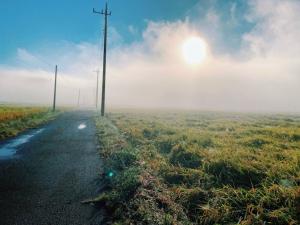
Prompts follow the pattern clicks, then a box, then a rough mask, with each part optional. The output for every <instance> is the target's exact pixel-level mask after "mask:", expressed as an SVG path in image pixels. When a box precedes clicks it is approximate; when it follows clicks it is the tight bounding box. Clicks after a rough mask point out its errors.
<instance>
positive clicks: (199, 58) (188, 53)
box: [182, 36, 207, 65]
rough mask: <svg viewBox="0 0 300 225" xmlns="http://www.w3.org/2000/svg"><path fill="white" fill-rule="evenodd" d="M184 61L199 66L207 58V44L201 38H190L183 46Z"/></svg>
mask: <svg viewBox="0 0 300 225" xmlns="http://www.w3.org/2000/svg"><path fill="white" fill-rule="evenodd" d="M182 54H183V58H184V60H185V61H186V62H187V63H188V64H190V65H199V64H201V63H202V62H203V61H204V60H205V58H206V57H207V44H206V42H205V41H204V40H203V39H202V38H200V37H196V36H195V37H190V38H188V39H187V40H185V41H184V43H183V45H182Z"/></svg>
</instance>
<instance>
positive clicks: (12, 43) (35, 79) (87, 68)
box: [0, 0, 300, 112]
mask: <svg viewBox="0 0 300 225" xmlns="http://www.w3.org/2000/svg"><path fill="white" fill-rule="evenodd" d="M108 3H109V8H110V9H111V11H112V16H110V17H109V32H108V39H109V45H108V69H107V104H108V106H109V107H134V108H170V109H171V108H178V109H193V110H222V111H255V112H256V111H257V112H260V111H263V112H265V111H270V112H300V101H299V100H298V96H300V45H299V40H300V14H299V13H298V12H299V11H300V1H299V0H264V1H259V0H228V1H224V0H164V1H161V0H151V1H150V0H127V1H120V0H119V1H117V0H110V1H108ZM104 4H105V2H104V1H103V0H64V1H62V0H52V1H38V0H27V1H11V0H2V1H1V4H0V11H1V14H0V30H1V34H0V102H12V103H35V104H49V105H50V104H51V102H52V95H53V94H52V93H53V77H54V75H53V73H54V66H55V65H56V64H58V66H59V79H58V104H59V105H76V104H77V95H78V91H79V89H80V90H81V100H80V104H81V105H82V106H91V105H93V104H94V102H95V88H96V85H95V82H96V73H95V72H94V71H95V70H96V69H98V68H99V69H100V70H101V68H102V66H101V63H102V62H101V61H102V53H101V51H102V42H103V38H102V35H103V33H102V30H103V18H102V17H101V16H100V15H97V14H93V13H92V9H93V8H95V9H97V10H101V9H102V8H103V7H104ZM193 36H196V37H200V38H202V39H203V40H205V43H206V44H207V49H208V54H207V57H206V59H205V61H204V62H203V63H201V64H199V65H197V66H191V65H188V64H187V63H186V62H185V61H184V59H183V57H182V52H181V47H182V45H183V43H184V42H185V41H186V40H187V39H189V38H190V37H193Z"/></svg>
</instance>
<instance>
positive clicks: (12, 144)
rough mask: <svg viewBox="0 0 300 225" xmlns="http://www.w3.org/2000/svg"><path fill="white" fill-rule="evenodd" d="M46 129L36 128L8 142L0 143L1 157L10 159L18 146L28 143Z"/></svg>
mask: <svg viewBox="0 0 300 225" xmlns="http://www.w3.org/2000/svg"><path fill="white" fill-rule="evenodd" d="M43 131H44V128H43V129H39V130H36V131H34V132H32V133H30V134H24V135H21V136H19V137H16V138H14V139H12V140H10V141H9V142H8V143H6V144H3V145H0V159H9V158H11V157H13V156H14V155H15V154H16V153H17V151H18V147H20V146H21V145H23V144H25V143H27V142H28V141H29V140H30V139H31V138H33V137H34V136H35V135H37V134H40V133H42V132H43Z"/></svg>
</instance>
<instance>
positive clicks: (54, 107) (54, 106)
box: [52, 65, 57, 112]
mask: <svg viewBox="0 0 300 225" xmlns="http://www.w3.org/2000/svg"><path fill="white" fill-rule="evenodd" d="M56 82H57V65H56V66H55V80H54V97H53V109H52V110H53V112H55V109H56Z"/></svg>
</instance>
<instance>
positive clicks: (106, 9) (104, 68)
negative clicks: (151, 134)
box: [93, 2, 111, 116]
mask: <svg viewBox="0 0 300 225" xmlns="http://www.w3.org/2000/svg"><path fill="white" fill-rule="evenodd" d="M93 13H96V14H101V15H104V43H103V45H104V48H103V78H102V99H101V116H104V115H105V83H106V51H107V22H108V21H107V17H108V16H110V15H111V12H109V10H108V4H107V2H106V3H105V10H104V11H103V10H102V11H101V12H98V11H96V10H95V9H93Z"/></svg>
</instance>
